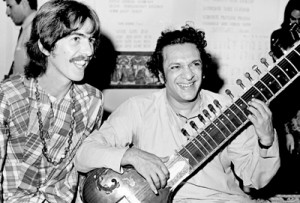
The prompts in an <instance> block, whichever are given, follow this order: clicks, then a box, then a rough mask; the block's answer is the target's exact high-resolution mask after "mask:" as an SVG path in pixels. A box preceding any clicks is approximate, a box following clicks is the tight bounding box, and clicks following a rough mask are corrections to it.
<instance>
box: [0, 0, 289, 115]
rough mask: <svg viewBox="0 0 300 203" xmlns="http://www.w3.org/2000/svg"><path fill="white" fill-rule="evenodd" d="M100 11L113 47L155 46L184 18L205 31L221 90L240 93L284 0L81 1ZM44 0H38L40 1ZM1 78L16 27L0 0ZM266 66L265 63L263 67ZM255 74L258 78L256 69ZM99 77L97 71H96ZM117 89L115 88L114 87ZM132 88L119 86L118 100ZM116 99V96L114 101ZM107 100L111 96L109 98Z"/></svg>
mask: <svg viewBox="0 0 300 203" xmlns="http://www.w3.org/2000/svg"><path fill="white" fill-rule="evenodd" d="M83 1H84V2H86V3H87V4H89V5H91V6H92V7H93V8H94V9H95V10H96V11H97V13H98V14H99V17H100V20H101V28H102V31H103V33H104V34H105V35H107V37H108V38H109V39H110V40H111V41H112V43H113V45H114V46H115V48H116V50H117V51H153V49H154V47H155V42H156V39H157V37H158V36H159V35H160V32H161V31H162V30H164V29H166V28H169V29H173V28H178V27H180V26H183V25H185V24H186V23H187V22H188V23H189V24H193V25H194V26H195V27H197V28H201V29H202V30H203V31H205V33H206V38H207V42H208V50H209V52H210V53H211V54H212V56H213V57H214V59H215V60H216V63H217V64H218V67H219V68H218V70H217V73H218V74H219V76H220V78H221V79H222V80H223V81H224V86H222V87H221V89H220V92H221V93H223V92H224V90H225V89H227V88H229V89H231V90H232V91H233V92H234V93H235V94H240V91H241V88H239V87H238V86H237V85H236V84H235V81H236V79H237V78H241V79H243V74H244V73H245V72H247V71H250V72H251V67H252V66H253V65H254V64H257V65H259V66H260V67H261V65H260V62H259V60H260V58H261V57H265V58H267V60H268V61H269V63H271V60H270V57H269V55H268V52H269V47H270V44H269V43H270V42H269V41H270V39H269V38H270V34H271V32H272V31H273V30H274V29H277V28H279V27H280V24H281V22H282V18H283V11H284V8H285V5H286V2H287V0H276V1H274V0H264V1H261V0H164V1H161V0H100V1H99V0H83ZM44 2H46V0H40V1H39V6H40V5H42V4H43V3H44ZM0 10H1V11H2V12H1V14H0V24H1V25H2V27H3V31H2V32H0V43H1V46H0V64H1V66H0V80H1V79H2V78H3V76H4V75H5V74H6V73H7V72H8V70H9V68H10V65H11V60H12V54H13V50H14V47H15V41H16V38H17V33H18V28H16V27H15V26H14V25H13V23H12V22H11V20H10V19H9V18H7V17H6V15H5V3H4V2H1V3H0ZM261 68H262V69H263V70H264V67H263V66H262V67H261ZM251 74H253V77H256V76H257V75H255V73H251ZM99 77H101V76H99ZM114 91H117V90H114ZM136 93H137V92H136V91H135V90H132V89H131V90H128V91H123V90H120V91H119V92H118V93H117V94H126V95H125V96H121V97H120V98H122V99H121V100H120V101H118V102H116V104H115V105H114V106H113V107H111V108H112V109H113V108H114V107H115V106H117V105H118V104H119V103H120V102H122V101H123V100H124V99H125V98H127V97H128V96H130V95H133V94H136ZM115 99H116V98H114V100H115ZM108 102H110V101H108Z"/></svg>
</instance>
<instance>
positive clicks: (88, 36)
mask: <svg viewBox="0 0 300 203" xmlns="http://www.w3.org/2000/svg"><path fill="white" fill-rule="evenodd" d="M70 35H77V36H80V37H86V38H90V37H92V36H91V35H87V34H84V33H81V32H76V31H75V32H72V33H71V34H70Z"/></svg>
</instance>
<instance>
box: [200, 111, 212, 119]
mask: <svg viewBox="0 0 300 203" xmlns="http://www.w3.org/2000/svg"><path fill="white" fill-rule="evenodd" d="M202 112H203V114H204V116H205V117H206V118H208V119H211V116H210V114H209V113H208V111H207V110H206V109H204V110H203V111H202Z"/></svg>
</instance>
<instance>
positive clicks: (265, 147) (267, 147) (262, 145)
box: [258, 140, 273, 149]
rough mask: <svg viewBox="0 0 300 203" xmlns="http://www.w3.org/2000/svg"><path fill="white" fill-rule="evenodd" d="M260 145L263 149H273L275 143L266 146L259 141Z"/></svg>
mask: <svg viewBox="0 0 300 203" xmlns="http://www.w3.org/2000/svg"><path fill="white" fill-rule="evenodd" d="M258 145H259V147H260V148H261V149H269V148H270V147H272V145H273V142H272V143H271V144H270V145H264V144H262V143H261V142H260V140H258Z"/></svg>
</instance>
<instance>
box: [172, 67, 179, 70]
mask: <svg viewBox="0 0 300 203" xmlns="http://www.w3.org/2000/svg"><path fill="white" fill-rule="evenodd" d="M179 67H180V66H171V70H174V69H178V68H179Z"/></svg>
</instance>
